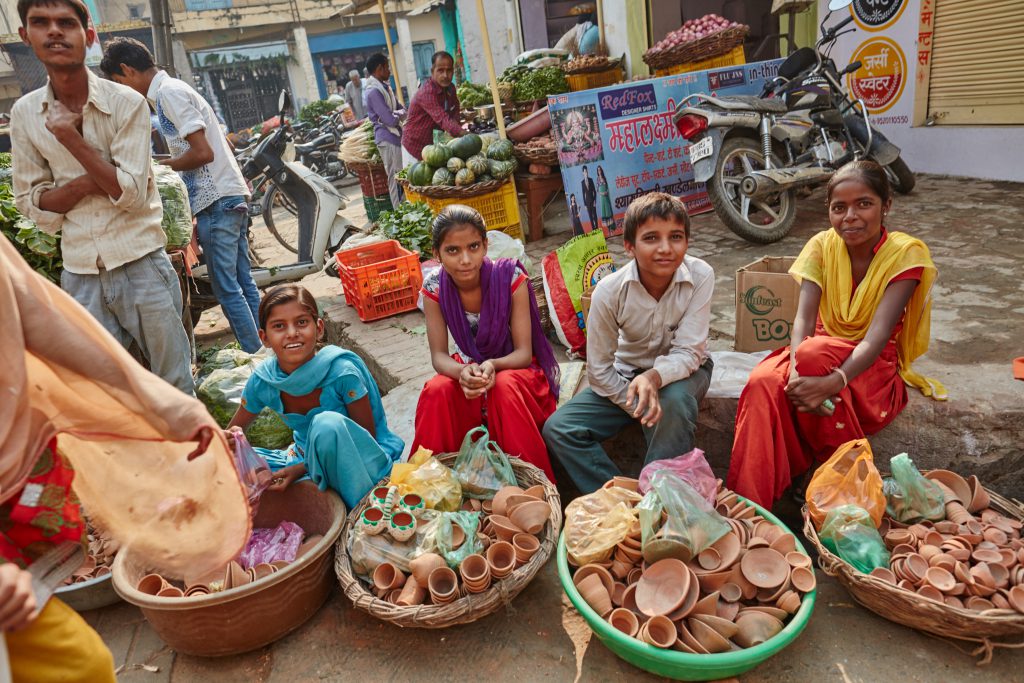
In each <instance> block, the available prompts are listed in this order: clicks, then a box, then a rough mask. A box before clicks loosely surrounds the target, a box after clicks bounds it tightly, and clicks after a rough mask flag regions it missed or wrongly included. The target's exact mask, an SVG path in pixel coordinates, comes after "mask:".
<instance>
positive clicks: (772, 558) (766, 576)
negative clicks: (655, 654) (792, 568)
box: [740, 548, 789, 588]
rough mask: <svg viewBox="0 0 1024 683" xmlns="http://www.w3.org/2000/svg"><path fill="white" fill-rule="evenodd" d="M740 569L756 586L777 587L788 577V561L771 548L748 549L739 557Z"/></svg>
mask: <svg viewBox="0 0 1024 683" xmlns="http://www.w3.org/2000/svg"><path fill="white" fill-rule="evenodd" d="M740 569H741V570H742V572H743V576H744V577H746V579H747V581H749V582H750V583H752V584H753V585H755V586H757V587H758V588H777V587H778V586H781V585H782V584H783V583H784V582H785V581H786V579H787V578H789V563H788V562H786V558H785V557H783V556H782V555H780V554H779V553H777V552H776V551H774V550H772V549H771V548H755V549H754V550H748V551H747V553H746V554H745V555H744V556H743V557H742V558H741V559H740Z"/></svg>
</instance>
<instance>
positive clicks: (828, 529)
mask: <svg viewBox="0 0 1024 683" xmlns="http://www.w3.org/2000/svg"><path fill="white" fill-rule="evenodd" d="M818 538H820V539H821V542H822V543H823V544H824V545H825V547H826V548H828V549H829V550H831V551H832V552H833V553H835V554H836V555H838V556H839V557H840V558H842V559H843V560H845V561H847V562H849V563H850V564H852V565H853V566H854V567H855V568H856V569H857V571H859V572H863V573H864V574H868V573H870V572H871V570H873V569H875V568H876V567H888V566H889V550H888V549H887V548H886V547H885V541H883V540H882V536H881V535H880V534H879V533H878V529H877V528H875V522H874V520H873V519H872V517H871V515H870V513H868V511H867V510H865V509H864V508H862V507H858V506H856V505H840V506H839V507H836V508H832V509H831V510H829V513H828V514H827V515H826V516H825V523H824V524H822V525H821V533H819V534H818Z"/></svg>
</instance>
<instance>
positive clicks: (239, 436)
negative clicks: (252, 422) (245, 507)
mask: <svg viewBox="0 0 1024 683" xmlns="http://www.w3.org/2000/svg"><path fill="white" fill-rule="evenodd" d="M232 434H233V435H234V437H235V438H234V440H235V449H234V462H235V469H236V470H238V478H239V480H241V482H242V486H244V487H245V493H246V496H247V498H248V499H249V510H250V511H251V513H252V516H253V517H255V516H256V510H258V509H259V506H260V495H261V494H262V493H263V491H264V490H266V488H267V487H268V486H270V482H271V481H273V480H274V475H273V474H271V472H270V466H269V465H268V464H267V461H266V460H264V459H263V458H261V457H260V456H259V454H258V453H257V452H256V451H254V450H253V449H252V446H250V445H249V441H248V439H246V438H245V433H244V432H242V430H241V429H238V428H235V429H234V430H232Z"/></svg>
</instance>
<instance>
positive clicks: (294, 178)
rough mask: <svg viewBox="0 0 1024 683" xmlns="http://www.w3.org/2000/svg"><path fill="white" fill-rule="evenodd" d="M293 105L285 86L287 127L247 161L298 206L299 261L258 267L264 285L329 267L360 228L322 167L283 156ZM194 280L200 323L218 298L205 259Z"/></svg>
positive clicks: (246, 168)
mask: <svg viewBox="0 0 1024 683" xmlns="http://www.w3.org/2000/svg"><path fill="white" fill-rule="evenodd" d="M290 107H291V98H290V97H289V95H288V93H287V91H283V90H282V91H281V95H280V98H279V99H278V109H279V110H280V117H281V122H282V123H281V126H280V127H279V128H278V129H277V130H276V131H274V132H273V133H272V134H270V135H267V136H265V137H263V138H262V139H261V140H260V141H259V143H258V144H257V145H256V148H255V149H254V150H253V152H252V156H251V158H250V159H249V160H248V161H246V162H245V164H244V165H243V166H242V175H244V176H245V177H246V179H248V180H250V181H251V180H253V179H255V178H259V177H260V176H261V175H263V176H266V177H268V178H270V179H271V180H272V182H273V183H274V186H275V187H277V188H278V189H279V190H280V192H282V193H283V194H285V195H286V196H287V197H288V199H289V200H290V201H291V202H292V203H293V204H294V206H295V207H296V208H297V211H298V215H297V220H298V228H299V230H298V244H297V245H296V247H297V248H296V252H297V253H296V261H295V262H294V263H290V264H287V265H281V266H273V267H271V268H263V267H254V268H253V269H252V275H253V279H254V280H255V281H256V286H257V287H260V288H264V287H269V286H270V285H273V284H277V283H280V282H294V281H296V280H301V279H302V278H304V277H306V276H307V275H310V274H312V273H316V272H318V271H320V270H324V269H325V265H326V266H328V267H330V266H331V265H333V261H332V260H330V259H331V257H332V256H333V255H334V252H336V251H338V249H340V248H341V245H342V244H343V243H344V242H345V240H347V239H349V238H350V237H352V236H354V235H355V234H356V233H357V230H356V228H355V227H354V226H353V225H352V223H351V222H350V221H349V220H348V219H347V218H345V217H344V216H343V215H341V210H342V209H344V208H345V206H346V204H345V199H344V197H342V195H341V194H340V193H339V192H338V191H337V190H336V189H335V188H334V187H333V186H332V185H331V184H330V183H329V182H327V181H326V180H324V178H323V177H322V176H320V175H318V174H317V173H316V172H314V171H311V170H310V169H308V168H306V167H305V166H303V165H302V164H299V163H296V162H294V161H285V160H284V159H283V158H282V157H283V156H284V155H285V154H286V150H287V146H288V135H287V132H286V129H287V126H286V125H285V124H284V121H285V110H287V109H289V108H290ZM192 279H193V282H194V284H193V286H192V288H191V292H190V299H191V301H190V303H189V307H190V310H191V314H192V321H193V323H195V322H198V320H199V315H201V314H202V312H203V311H204V310H206V309H207V308H212V307H213V306H216V305H217V299H216V297H214V295H213V287H212V285H211V283H210V276H209V274H208V272H207V270H206V265H205V264H202V265H199V266H197V267H195V268H193V269H192Z"/></svg>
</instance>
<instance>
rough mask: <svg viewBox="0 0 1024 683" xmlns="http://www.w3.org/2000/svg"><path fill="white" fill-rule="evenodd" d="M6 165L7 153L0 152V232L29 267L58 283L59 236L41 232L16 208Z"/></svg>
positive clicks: (7, 161) (9, 159) (8, 167)
mask: <svg viewBox="0 0 1024 683" xmlns="http://www.w3.org/2000/svg"><path fill="white" fill-rule="evenodd" d="M10 168H11V155H10V154H7V153H2V154H0V233H3V236H4V237H6V238H7V239H9V240H10V241H11V244H13V245H14V248H15V249H17V250H18V253H19V254H21V257H22V258H23V259H25V261H27V262H28V264H29V265H30V266H31V267H32V269H33V270H35V271H36V272H37V273H39V274H40V275H42V276H43V277H45V278H46V279H48V280H50V282H53V283H55V284H60V273H61V270H63V263H62V261H61V259H60V237H59V236H57V235H50V234H47V233H45V232H43V231H42V230H40V229H39V228H37V227H36V224H35V223H34V222H33V221H31V220H29V219H28V218H25V217H24V216H22V215H21V213H20V212H19V211H18V209H17V207H16V206H15V205H14V191H13V190H12V189H11V172H10Z"/></svg>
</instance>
